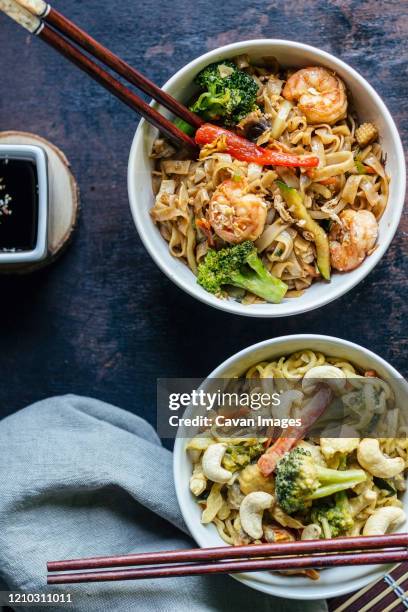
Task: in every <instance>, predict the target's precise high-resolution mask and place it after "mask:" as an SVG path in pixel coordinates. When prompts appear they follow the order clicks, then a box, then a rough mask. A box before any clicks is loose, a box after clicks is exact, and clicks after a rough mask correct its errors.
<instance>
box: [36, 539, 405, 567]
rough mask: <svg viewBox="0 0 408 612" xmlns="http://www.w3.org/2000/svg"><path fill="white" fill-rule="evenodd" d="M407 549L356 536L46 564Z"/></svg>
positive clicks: (118, 563) (135, 562) (116, 564)
mask: <svg viewBox="0 0 408 612" xmlns="http://www.w3.org/2000/svg"><path fill="white" fill-rule="evenodd" d="M404 546H408V534H407V533H393V534H390V535H386V536H359V537H347V538H333V539H328V540H303V541H300V542H299V541H297V542H282V543H279V542H276V543H272V544H250V545H246V546H217V547H212V548H192V549H185V550H170V551H158V552H151V553H138V554H133V555H118V556H110V557H88V558H85V559H67V560H62V561H49V562H48V563H47V569H48V571H49V572H58V571H60V572H62V571H69V570H84V569H95V568H101V567H105V568H107V567H124V566H129V565H149V564H161V563H182V562H193V561H221V560H224V559H236V558H244V557H247V558H251V557H262V556H277V555H294V554H307V553H309V554H312V553H319V552H338V551H355V550H369V549H375V548H397V547H404Z"/></svg>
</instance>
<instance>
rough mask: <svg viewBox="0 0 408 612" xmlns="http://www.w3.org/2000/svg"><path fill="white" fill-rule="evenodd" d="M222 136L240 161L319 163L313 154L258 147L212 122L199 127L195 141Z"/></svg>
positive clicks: (310, 165)
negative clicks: (305, 154) (299, 153)
mask: <svg viewBox="0 0 408 612" xmlns="http://www.w3.org/2000/svg"><path fill="white" fill-rule="evenodd" d="M220 136H225V140H226V144H227V149H226V152H227V153H229V154H230V155H232V157H235V159H239V160H240V161H245V162H253V163H255V164H259V165H260V166H294V167H297V166H299V167H300V166H302V167H305V168H315V167H316V166H317V165H318V163H319V158H318V157H314V156H311V155H308V156H303V157H300V156H299V155H292V154H291V153H282V152H281V151H272V150H271V149H264V148H262V147H258V145H256V144H254V143H253V142H250V141H249V140H247V139H246V138H242V136H238V135H237V134H234V132H230V131H229V130H226V129H225V128H222V127H219V126H217V125H213V124H212V123H204V124H203V125H201V126H200V127H199V128H198V130H197V131H196V133H195V141H196V143H197V144H198V145H206V144H210V143H212V142H214V140H216V139H217V138H219V137H220Z"/></svg>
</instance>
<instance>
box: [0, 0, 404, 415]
mask: <svg viewBox="0 0 408 612" xmlns="http://www.w3.org/2000/svg"><path fill="white" fill-rule="evenodd" d="M54 5H55V7H56V8H59V9H61V10H63V12H64V13H65V14H66V15H67V16H68V17H71V18H72V19H73V20H74V21H76V22H77V23H78V24H79V25H81V26H82V27H84V28H85V29H86V30H87V31H88V32H90V33H91V34H93V35H94V36H96V38H97V39H99V40H100V41H101V42H103V43H106V44H107V45H109V46H110V47H111V48H112V49H113V50H114V51H115V52H116V53H118V54H119V55H120V56H121V57H123V58H124V59H126V60H128V61H129V62H131V63H133V64H134V65H135V66H137V67H139V68H141V69H142V70H143V71H144V72H145V73H146V74H147V75H148V76H149V77H151V78H152V79H153V80H154V81H156V82H157V83H163V82H164V81H165V80H166V79H167V78H168V77H169V76H170V75H171V74H173V73H174V72H175V71H176V70H177V69H178V68H180V67H181V66H182V65H183V64H185V63H186V62H188V61H189V60H191V59H192V58H194V57H196V56H197V55H200V54H201V53H203V52H205V51H207V50H209V49H213V48H214V47H216V46H219V45H223V44H226V43H230V42H233V41H237V40H245V39H249V38H262V37H265V38H266V37H271V38H272V37H280V38H287V39H294V40H299V41H302V42H306V43H310V44H312V45H316V46H319V47H321V48H323V49H325V50H327V51H330V52H332V53H334V54H336V55H338V56H340V57H341V58H342V59H344V60H345V61H346V62H348V63H349V64H351V65H352V66H353V67H354V68H356V69H357V70H358V71H359V72H360V73H361V74H363V76H365V77H366V78H367V79H368V80H369V81H370V82H371V84H372V85H373V86H374V87H375V88H376V89H377V91H378V92H379V93H380V94H381V95H382V96H383V98H384V100H385V101H386V103H387V104H388V106H389V108H390V110H391V113H392V114H393V116H394V117H395V119H396V121H397V123H398V125H399V128H400V130H401V131H402V135H403V136H404V137H405V138H407V136H408V128H407V119H408V113H407V99H408V88H407V76H406V70H407V63H406V53H404V45H405V41H406V38H407V35H408V10H407V3H406V2H405V3H403V2H400V1H399V0H393V1H390V0H388V1H385V0H381V1H377V2H368V1H359V0H337V1H336V0H334V1H330V2H323V1H316V0H303V1H301V2H298V1H295V0H287V1H286V2H277V1H275V0H271V1H269V2H268V1H265V2H262V1H259V0H258V1H254V0H249V1H248V0H233V2H223V3H218V4H217V5H214V3H213V2H210V1H209V0H197V1H196V2H186V1H183V0H173V1H172V2H168V0H154V1H153V2H150V1H147V0H140V1H139V2H133V1H131V0H124V1H123V2H120V3H108V2H101V1H100V0H87V2H82V1H80V0H65V1H64V2H62V1H61V0H55V3H54ZM0 72H1V75H2V87H1V95H0V109H1V110H0V119H1V123H0V129H4V130H9V129H16V130H26V131H32V132H36V133H38V134H40V135H42V136H44V137H46V138H48V139H50V140H51V141H53V142H55V144H56V145H58V146H59V147H61V148H62V149H63V150H64V151H65V153H66V155H67V156H68V158H69V160H70V161H71V163H72V168H73V171H74V173H75V174H76V177H77V179H78V182H79V185H80V188H81V201H82V213H81V218H80V223H79V227H78V230H77V232H76V236H75V238H74V240H73V243H72V244H71V246H70V248H69V250H68V251H67V252H66V254H65V255H64V256H63V257H62V258H61V259H60V260H59V261H58V262H57V263H56V264H55V265H53V266H52V267H50V268H49V269H47V270H44V271H42V272H40V273H36V274H33V275H31V276H27V277H21V278H4V277H3V278H0V320H1V327H0V329H1V331H0V373H1V384H0V416H5V415H7V414H9V413H12V412H13V411H16V410H18V409H19V408H22V407H23V406H25V405H26V404H27V403H29V402H33V401H34V400H38V399H41V398H44V397H47V396H50V395H54V394H62V393H67V392H73V393H80V394H85V395H90V396H94V397H97V398H101V399H104V400H106V401H109V402H113V403H115V404H117V405H119V406H121V407H122V408H126V409H128V410H130V411H133V412H136V413H138V414H141V415H143V416H144V417H146V418H147V419H149V420H150V421H151V422H153V423H154V422H155V394H156V387H155V382H156V378H157V377H160V376H166V377H181V376H201V375H206V374H207V373H209V372H210V371H211V370H212V369H213V368H214V367H215V366H216V365H217V364H219V363H220V362H221V361H222V360H223V359H225V358H226V357H228V356H229V355H231V354H232V353H234V352H236V351H237V350H239V349H241V348H243V347H245V346H247V345H249V344H252V343H254V342H257V341H260V340H264V339H266V338H270V337H272V336H278V335H282V334H292V333H297V332H315V333H323V334H332V335H334V336H339V337H342V338H347V339H350V340H353V341H355V342H358V343H360V344H362V345H364V346H367V347H369V348H371V349H372V350H374V351H375V352H377V353H379V354H380V355H382V356H383V357H384V358H385V359H387V360H389V361H390V362H391V363H392V364H393V365H394V366H395V367H397V368H398V369H399V370H400V371H401V372H402V373H404V374H405V375H406V374H408V366H407V360H406V352H407V349H408V328H407V313H408V304H407V302H408V283H407V270H408V264H407V256H408V241H407V232H408V213H406V214H405V216H404V219H403V220H402V222H401V225H400V228H399V232H398V234H397V236H396V237H395V239H394V241H393V243H392V246H391V247H390V249H389V250H388V252H387V254H386V256H385V257H384V258H383V260H382V261H381V263H380V264H379V265H378V266H377V268H376V269H375V270H374V271H373V272H372V273H371V274H370V275H369V277H368V278H367V279H366V280H365V281H364V282H363V283H361V284H360V285H359V286H358V287H357V288H355V289H354V290H353V291H351V292H350V293H348V294H347V295H346V296H344V297H343V298H342V299H340V300H337V301H336V302H335V303H333V304H330V305H328V306H325V307H324V308H322V309H321V310H319V311H315V312H311V313H309V314H305V315H299V316H296V317H291V318H284V319H274V320H273V319H271V320H259V319H248V318H246V317H238V316H230V315H228V314H225V313H222V312H218V311H216V310H214V309H211V308H209V307H207V306H205V305H203V304H201V303H199V302H197V301H195V300H193V299H192V298H191V297H189V296H188V295H186V294H184V293H183V292H182V291H181V290H180V289H178V288H177V287H175V286H174V285H173V284H172V283H171V282H170V281H169V280H168V279H167V278H166V277H165V276H164V275H163V274H162V273H161V272H160V270H159V269H158V268H157V267H156V266H155V264H154V263H153V262H152V261H151V259H150V257H149V256H148V254H147V253H146V251H145V249H144V248H143V246H142V244H141V242H140V240H139V238H138V236H137V234H136V231H135V228H134V225H133V222H132V218H131V215H130V210H129V206H128V200H127V192H126V166H127V158H128V152H129V147H130V144H131V140H132V137H133V134H134V131H135V128H136V125H137V121H138V119H137V117H136V116H135V115H134V114H133V113H132V112H130V111H129V110H128V109H127V108H126V107H124V106H122V105H121V104H120V103H119V102H118V101H117V100H116V99H114V98H113V97H111V96H110V95H109V94H107V93H106V92H105V91H103V90H102V89H101V88H100V87H98V86H97V85H96V84H95V83H94V82H92V81H91V80H90V79H89V78H88V77H87V76H85V75H83V74H81V73H80V72H79V71H78V70H77V69H76V68H74V67H73V66H71V65H70V64H69V63H68V62H67V61H66V60H64V59H62V58H61V57H59V56H58V55H57V54H56V53H55V52H54V51H52V50H51V49H50V48H48V47H47V46H46V45H44V44H43V43H42V42H41V41H39V40H35V39H33V38H32V37H30V36H29V35H28V34H26V33H25V32H24V31H22V30H21V29H20V28H18V27H17V26H16V25H14V24H13V23H12V22H11V21H10V20H8V19H6V18H5V17H4V16H1V17H0ZM394 180H398V177H394Z"/></svg>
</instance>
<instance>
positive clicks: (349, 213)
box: [330, 210, 378, 272]
mask: <svg viewBox="0 0 408 612" xmlns="http://www.w3.org/2000/svg"><path fill="white" fill-rule="evenodd" d="M340 221H341V225H339V224H337V225H335V226H334V227H333V229H332V231H331V232H330V238H331V241H330V258H331V264H332V266H333V268H335V269H336V270H339V272H349V271H350V270H354V268H357V266H359V265H360V264H361V263H362V262H363V261H364V259H365V257H366V255H367V253H368V252H369V251H370V250H371V249H372V248H373V247H374V245H375V242H376V240H377V236H378V223H377V221H376V218H375V217H374V215H373V213H372V212H370V211H369V210H358V211H356V210H343V212H342V213H340Z"/></svg>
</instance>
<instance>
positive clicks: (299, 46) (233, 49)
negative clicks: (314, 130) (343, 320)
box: [127, 38, 406, 318]
mask: <svg viewBox="0 0 408 612" xmlns="http://www.w3.org/2000/svg"><path fill="white" fill-rule="evenodd" d="M268 44H269V45H275V46H281V47H283V48H285V49H289V50H293V51H298V52H299V51H309V52H311V53H314V54H316V55H317V56H318V57H319V58H320V60H321V61H322V62H324V61H325V60H326V61H327V62H329V63H330V64H332V65H333V64H334V65H335V66H337V67H339V68H341V69H342V70H343V71H344V72H346V73H348V74H350V75H351V76H352V77H353V78H354V79H356V80H357V81H359V83H360V85H361V86H362V87H363V89H365V90H366V92H367V94H368V95H369V96H370V97H371V98H373V99H374V101H375V104H376V105H377V107H378V109H379V112H380V114H381V116H382V117H383V119H384V121H385V123H386V124H387V125H388V128H389V130H390V132H391V141H392V143H393V146H394V148H395V160H396V165H397V170H396V172H395V175H396V176H398V187H397V193H396V197H395V201H394V202H393V203H392V207H393V214H392V216H391V220H390V222H389V225H388V226H387V231H386V232H383V233H384V235H383V236H382V240H381V243H379V244H378V246H377V248H376V250H375V251H374V252H373V253H372V254H371V255H370V257H369V258H367V260H366V262H365V265H364V267H360V268H358V269H357V270H359V272H357V273H356V274H350V275H348V277H347V275H345V276H343V277H342V279H343V282H342V283H341V284H339V286H338V287H337V288H335V289H333V290H332V292H327V293H325V294H324V295H323V296H321V297H319V298H318V299H315V300H314V301H313V302H309V303H306V304H304V303H303V302H302V301H301V298H298V299H293V300H289V302H284V303H282V304H278V305H276V304H261V305H256V304H255V305H254V304H248V305H242V304H240V303H239V302H237V301H235V300H232V299H225V300H221V299H219V298H216V297H215V296H214V295H212V294H210V293H207V292H205V291H203V290H202V289H201V287H199V286H197V284H196V283H195V282H194V278H193V276H192V279H191V282H190V281H189V280H185V279H183V278H181V277H180V276H179V275H178V272H177V269H176V268H175V266H174V265H173V263H174V262H173V257H172V255H171V254H170V253H169V252H168V253H166V255H165V256H164V257H162V255H161V254H160V253H159V252H158V251H156V250H155V248H154V246H153V245H152V243H151V242H150V239H149V238H148V237H147V236H146V234H145V232H144V231H143V228H144V225H145V218H144V214H143V210H142V209H141V207H139V206H138V193H137V189H136V185H135V181H134V168H135V167H137V163H136V152H137V150H138V149H139V146H140V145H141V141H143V140H144V130H145V127H146V121H145V120H144V119H142V120H141V121H140V122H139V125H138V127H137V130H136V132H135V135H134V137H133V140H132V145H131V148H130V153H129V160H128V171H127V183H128V199H129V205H130V209H131V213H132V217H133V221H134V223H135V225H136V229H137V232H138V234H139V237H140V239H141V241H142V243H143V245H144V246H145V248H146V250H147V251H148V253H149V255H150V256H151V258H152V259H153V261H154V262H155V263H156V265H157V266H158V267H159V268H160V269H161V271H162V272H164V274H165V275H166V276H167V277H168V278H169V279H170V280H171V281H173V282H174V283H175V284H176V285H177V286H178V287H180V289H183V290H184V291H185V292H186V293H188V294H189V295H191V296H192V297H194V298H196V299H198V300H199V301H201V302H203V303H204V304H207V305H209V306H213V307H215V308H217V309H218V310H223V311H226V312H229V313H233V314H238V315H243V316H249V317H258V318H275V317H284V316H293V315H296V314H301V313H304V312H309V311H312V310H315V309H317V308H320V307H322V306H325V305H326V304H329V303H330V302H332V301H334V300H336V299H338V298H340V297H342V296H343V295H345V294H346V293H348V292H349V291H350V290H351V289H353V288H354V287H355V286H356V285H357V284H359V283H360V282H361V281H362V280H364V278H366V276H367V275H368V274H369V273H370V272H371V271H372V270H373V269H374V267H375V266H376V265H377V264H378V263H379V261H380V260H381V259H382V257H383V256H384V254H385V253H386V251H387V250H388V247H389V246H390V244H391V242H392V240H393V238H394V235H395V233H396V231H397V228H398V225H399V222H400V219H401V215H402V211H403V207H404V202H405V188H406V170H405V157H404V151H403V147H402V143H401V138H400V136H399V133H398V129H397V127H396V125H395V122H394V120H393V118H392V116H391V113H390V112H389V110H388V108H387V106H386V105H385V103H384V102H383V100H382V98H381V97H380V95H379V94H378V93H377V92H376V91H375V89H374V88H373V87H372V86H371V85H370V83H369V82H368V81H367V80H366V79H365V78H364V77H363V76H362V75H361V74H360V73H359V72H357V70H355V69H354V68H352V67H351V66H349V65H348V64H347V63H346V62H344V61H343V60H341V59H339V58H337V57H336V56H334V55H332V54H331V53H328V52H327V51H323V50H322V49H319V48H317V47H314V46H312V45H307V44H304V43H301V42H296V41H292V40H283V39H274V38H270V39H268V38H260V39H250V40H246V41H239V42H235V43H231V44H228V45H224V46H221V47H217V48H216V49H213V50H211V51H208V52H206V53H204V54H202V55H200V56H198V57H197V58H195V59H193V60H192V61H190V62H189V63H187V64H186V65H185V66H182V67H181V68H180V69H179V70H178V71H177V72H176V73H175V74H174V75H173V76H172V77H170V79H168V80H167V81H166V83H165V84H164V85H163V87H162V89H163V90H164V91H168V90H169V89H171V88H172V86H173V85H174V84H175V83H177V81H178V80H179V79H180V78H181V77H182V76H183V75H186V74H188V73H192V72H194V70H195V68H196V67H197V66H199V65H200V64H202V63H203V62H207V61H208V62H210V61H214V59H215V58H216V57H217V55H220V54H222V55H223V56H225V55H228V54H231V55H233V54H239V52H240V51H243V50H244V49H245V51H246V52H249V53H251V52H255V51H256V48H257V47H261V46H264V45H268ZM250 47H252V49H251V48H250ZM151 104H153V102H152V103H151ZM394 180H395V179H394ZM388 206H390V202H388ZM149 220H150V219H149ZM354 272H356V271H354Z"/></svg>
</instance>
